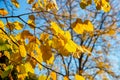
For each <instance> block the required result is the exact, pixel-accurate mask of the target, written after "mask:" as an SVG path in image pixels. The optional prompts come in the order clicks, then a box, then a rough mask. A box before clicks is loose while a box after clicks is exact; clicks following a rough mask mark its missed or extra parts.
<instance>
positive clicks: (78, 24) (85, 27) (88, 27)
mask: <svg viewBox="0 0 120 80" xmlns="http://www.w3.org/2000/svg"><path fill="white" fill-rule="evenodd" d="M72 28H73V30H74V31H75V32H76V33H77V34H83V33H84V32H85V31H87V32H93V30H94V27H93V25H92V23H91V22H90V21H89V20H85V21H84V22H82V20H81V19H79V18H78V19H76V21H75V22H74V23H73V24H72Z"/></svg>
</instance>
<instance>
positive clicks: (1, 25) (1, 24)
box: [0, 20, 4, 30]
mask: <svg viewBox="0 0 120 80" xmlns="http://www.w3.org/2000/svg"><path fill="white" fill-rule="evenodd" d="M0 28H2V29H3V30H4V23H3V21H2V20H0Z"/></svg>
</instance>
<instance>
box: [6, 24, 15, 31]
mask: <svg viewBox="0 0 120 80" xmlns="http://www.w3.org/2000/svg"><path fill="white" fill-rule="evenodd" d="M6 27H7V28H8V29H9V30H10V31H12V30H14V28H15V25H14V24H13V23H12V22H7V24H6Z"/></svg>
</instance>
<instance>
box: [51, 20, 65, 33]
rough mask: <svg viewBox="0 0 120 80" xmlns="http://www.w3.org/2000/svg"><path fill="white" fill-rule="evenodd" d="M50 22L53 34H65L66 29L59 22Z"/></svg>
mask: <svg viewBox="0 0 120 80" xmlns="http://www.w3.org/2000/svg"><path fill="white" fill-rule="evenodd" d="M50 24H51V27H50V29H51V31H52V32H53V34H55V35H58V34H59V33H60V34H64V31H63V30H62V29H61V28H60V27H59V26H58V25H57V23H55V22H51V23H50Z"/></svg>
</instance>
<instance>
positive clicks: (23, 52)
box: [19, 45, 27, 57]
mask: <svg viewBox="0 0 120 80" xmlns="http://www.w3.org/2000/svg"><path fill="white" fill-rule="evenodd" d="M19 50H20V54H21V56H22V57H26V55H27V54H26V49H25V46H24V45H19Z"/></svg>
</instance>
